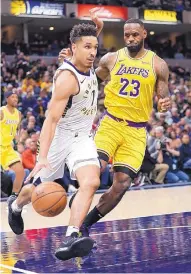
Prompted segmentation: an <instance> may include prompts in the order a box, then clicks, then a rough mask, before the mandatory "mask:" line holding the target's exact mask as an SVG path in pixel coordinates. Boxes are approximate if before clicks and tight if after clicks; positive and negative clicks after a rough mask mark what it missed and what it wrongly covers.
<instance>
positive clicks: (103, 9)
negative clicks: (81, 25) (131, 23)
mask: <svg viewBox="0 0 191 274" xmlns="http://www.w3.org/2000/svg"><path fill="white" fill-rule="evenodd" d="M95 7H98V6H97V5H83V4H78V8H77V17H80V18H81V17H83V18H85V17H90V15H89V10H90V9H92V8H95ZM97 14H98V15H99V16H100V17H102V18H105V19H120V20H127V18H128V9H127V8H125V7H116V6H100V10H99V11H98V12H97Z"/></svg>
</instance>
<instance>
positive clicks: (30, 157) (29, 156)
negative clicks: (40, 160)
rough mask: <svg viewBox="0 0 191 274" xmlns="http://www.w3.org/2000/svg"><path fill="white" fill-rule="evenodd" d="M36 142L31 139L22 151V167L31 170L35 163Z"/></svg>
mask: <svg viewBox="0 0 191 274" xmlns="http://www.w3.org/2000/svg"><path fill="white" fill-rule="evenodd" d="M36 151H37V145H36V142H33V141H31V143H30V147H29V148H27V149H26V150H25V151H24V152H23V153H22V163H23V166H24V168H27V169H29V170H32V169H33V168H34V167H35V164H36Z"/></svg>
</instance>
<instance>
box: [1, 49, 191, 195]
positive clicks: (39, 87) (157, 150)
mask: <svg viewBox="0 0 191 274" xmlns="http://www.w3.org/2000/svg"><path fill="white" fill-rule="evenodd" d="M102 53H103V52H102ZM98 60H99V58H98V59H97V60H96V62H95V65H97V64H98ZM57 68H58V63H57V62H56V59H55V61H54V62H53V63H52V64H51V65H47V64H46V63H45V61H44V60H43V59H38V60H37V61H30V57H29V56H25V55H24V53H23V52H20V53H19V54H17V55H15V59H14V61H13V62H8V61H7V58H6V54H5V53H2V55H1V102H2V104H5V103H6V102H5V99H4V92H5V91H15V92H16V93H17V94H18V97H19V104H18V109H19V110H20V111H21V113H22V123H21V132H20V136H19V139H18V138H17V139H16V140H15V143H14V147H15V149H16V150H17V151H18V153H19V154H20V156H21V159H22V163H23V166H24V168H25V171H26V176H27V175H28V173H29V172H30V171H31V170H32V169H33V167H34V165H35V162H36V152H37V142H38V139H39V136H40V131H41V128H42V125H43V122H44V119H45V113H46V109H47V106H48V103H49V100H50V98H51V90H52V78H53V75H54V73H55V71H56V69H57ZM190 76H191V75H190V71H189V70H188V69H184V68H182V67H179V66H176V67H173V68H170V79H169V90H170V93H171V97H172V101H173V104H172V109H171V111H168V112H167V113H158V112H157V98H154V108H153V112H152V115H151V117H150V120H149V123H148V127H147V130H148V147H147V148H148V149H147V151H146V154H145V159H144V163H143V166H142V168H141V172H140V173H139V176H138V177H137V179H136V180H135V182H134V184H135V185H140V184H144V183H145V182H146V180H144V182H143V180H142V178H143V174H147V178H148V180H149V183H152V184H162V183H176V182H182V181H189V180H190V178H189V176H190V171H191V141H190V140H191V77H190ZM104 85H105V83H102V84H101V85H100V88H99V100H98V112H97V116H96V118H95V121H94V124H93V127H92V130H93V131H94V132H95V131H96V128H97V125H98V121H99V118H100V117H101V116H102V115H103V113H104V105H103V103H104ZM2 172H3V173H4V175H6V176H9V178H11V181H14V174H13V173H12V172H11V171H10V170H6V171H2ZM62 181H63V185H64V187H65V188H66V190H67V191H75V190H76V188H77V187H78V186H77V182H76V181H71V179H70V176H69V172H68V170H67V169H66V172H65V175H64V177H63V178H62ZM111 184H112V159H111V162H110V164H109V165H108V168H107V169H106V171H105V172H104V174H102V176H101V186H100V188H104V189H105V188H108V187H109V186H110V185H111Z"/></svg>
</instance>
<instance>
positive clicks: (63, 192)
mask: <svg viewBox="0 0 191 274" xmlns="http://www.w3.org/2000/svg"><path fill="white" fill-rule="evenodd" d="M56 192H60V193H62V192H63V193H64V195H65V196H67V195H66V192H65V190H64V189H63V191H61V190H56V191H52V192H49V193H45V194H44V195H43V196H39V197H38V198H37V199H36V200H34V201H33V202H32V204H34V203H35V202H36V201H38V200H39V199H41V198H42V197H44V196H46V195H49V194H52V193H56ZM64 195H63V196H64ZM63 196H62V197H63Z"/></svg>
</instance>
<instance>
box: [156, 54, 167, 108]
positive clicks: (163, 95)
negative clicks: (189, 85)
mask: <svg viewBox="0 0 191 274" xmlns="http://www.w3.org/2000/svg"><path fill="white" fill-rule="evenodd" d="M154 66H155V72H156V76H157V82H156V93H157V97H158V99H159V101H158V110H159V111H161V112H165V111H168V110H169V109H170V107H171V99H170V94H169V89H168V78H169V69H168V65H167V63H166V62H165V61H164V60H163V59H161V58H159V57H158V56H156V57H155V63H154Z"/></svg>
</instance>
